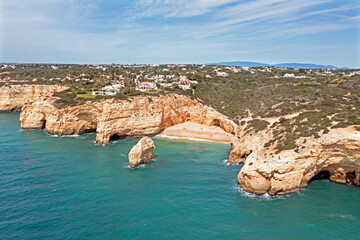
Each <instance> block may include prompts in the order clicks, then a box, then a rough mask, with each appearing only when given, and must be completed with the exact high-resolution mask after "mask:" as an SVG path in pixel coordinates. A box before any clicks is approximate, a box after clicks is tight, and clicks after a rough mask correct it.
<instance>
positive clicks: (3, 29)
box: [0, 0, 360, 68]
mask: <svg viewBox="0 0 360 240" xmlns="http://www.w3.org/2000/svg"><path fill="white" fill-rule="evenodd" d="M235 60H241V61H258V62H266V63H271V64H272V63H281V62H302V63H317V64H333V65H337V66H348V67H357V68H359V67H360V2H359V1H358V0H252V1H251V0H133V1H127V0H118V1H115V0H87V1H85V0H0V62H38V63H41V62H51V63H208V62H218V61H235Z"/></svg>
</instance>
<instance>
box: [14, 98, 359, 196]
mask: <svg viewBox="0 0 360 240" xmlns="http://www.w3.org/2000/svg"><path fill="white" fill-rule="evenodd" d="M297 115H299V113H297V114H292V115H289V116H287V118H293V117H295V116H297ZM267 120H268V121H269V124H268V126H266V127H265V128H263V126H262V124H259V125H256V124H255V125H254V129H253V130H251V128H250V129H249V128H248V127H247V124H244V125H242V124H240V126H238V125H236V124H235V123H234V122H233V121H231V120H230V119H228V118H227V117H226V116H224V115H222V114H220V113H219V112H217V111H216V110H214V109H212V108H210V107H207V106H204V105H202V104H200V103H199V102H197V101H194V100H191V99H189V98H187V97H184V96H179V95H175V94H174V95H166V96H159V97H146V96H138V97H134V98H131V99H129V100H115V99H109V100H104V101H99V102H90V101H89V102H86V103H85V104H83V105H79V106H74V107H67V108H63V109H58V108H56V107H54V106H53V105H52V104H51V102H49V101H37V102H34V103H33V104H31V105H26V106H25V107H23V109H22V113H21V115H20V123H21V127H22V128H23V129H42V128H45V131H46V132H48V133H51V134H57V135H71V134H82V133H85V132H92V131H96V142H97V143H98V144H107V143H109V142H110V140H111V139H114V138H125V137H143V136H152V135H156V134H159V133H161V132H162V131H163V130H164V129H166V128H168V127H170V126H173V125H177V124H180V123H184V122H193V123H198V124H202V125H206V126H218V127H220V128H222V129H223V130H224V131H226V132H228V133H231V134H233V135H234V137H233V138H232V145H231V152H230V154H229V159H228V161H227V162H228V163H229V164H233V163H243V164H244V166H243V167H242V169H241V170H240V172H239V175H238V183H239V186H241V187H242V188H244V189H245V190H246V191H248V192H252V193H256V194H264V193H268V194H270V195H276V194H287V193H292V192H295V191H298V190H299V189H300V188H302V187H305V186H307V184H309V182H311V180H312V179H313V178H314V177H315V178H316V177H317V176H318V175H319V174H322V175H325V176H326V175H328V177H329V179H330V180H331V181H334V182H339V183H352V184H355V185H360V184H359V183H360V132H359V131H357V130H356V129H355V128H353V127H348V128H346V129H331V130H330V131H329V132H328V133H326V134H320V136H319V137H317V138H315V137H306V138H305V137H300V138H298V139H296V146H297V147H296V148H293V149H290V150H289V149H282V150H281V151H279V152H278V151H277V150H276V148H275V144H274V142H272V140H273V139H275V137H274V136H273V134H274V129H271V127H270V126H272V125H273V124H272V123H274V122H275V121H279V119H276V120H274V119H267ZM259 123H263V122H259ZM255 128H257V130H255ZM258 128H260V130H259V129H258ZM277 130H279V129H277ZM275 140H276V139H275ZM276 141H280V140H279V139H277V140H276ZM276 141H275V142H276Z"/></svg>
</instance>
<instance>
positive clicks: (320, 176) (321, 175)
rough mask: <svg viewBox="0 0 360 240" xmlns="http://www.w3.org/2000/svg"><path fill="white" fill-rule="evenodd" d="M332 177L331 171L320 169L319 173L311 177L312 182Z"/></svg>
mask: <svg viewBox="0 0 360 240" xmlns="http://www.w3.org/2000/svg"><path fill="white" fill-rule="evenodd" d="M326 179H330V173H329V171H327V170H323V171H320V172H319V173H318V174H316V175H315V176H314V177H312V178H311V179H310V182H312V181H316V180H326Z"/></svg>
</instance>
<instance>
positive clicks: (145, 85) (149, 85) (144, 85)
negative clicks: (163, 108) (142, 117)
mask: <svg viewBox="0 0 360 240" xmlns="http://www.w3.org/2000/svg"><path fill="white" fill-rule="evenodd" d="M156 89H157V87H156V84H155V83H153V82H140V83H139V84H138V85H137V86H136V90H138V91H142V92H143V91H148V90H156Z"/></svg>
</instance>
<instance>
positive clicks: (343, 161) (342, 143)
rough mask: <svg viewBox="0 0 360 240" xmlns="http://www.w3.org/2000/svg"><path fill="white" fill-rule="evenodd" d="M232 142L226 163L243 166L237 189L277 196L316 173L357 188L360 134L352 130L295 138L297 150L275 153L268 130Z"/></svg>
mask: <svg viewBox="0 0 360 240" xmlns="http://www.w3.org/2000/svg"><path fill="white" fill-rule="evenodd" d="M244 128H245V127H242V126H240V127H239V131H238V136H237V137H235V138H234V139H233V141H232V150H231V152H230V155H229V159H228V163H230V164H232V163H244V166H243V167H242V169H241V170H240V172H239V174H238V183H239V186H240V187H242V188H243V189H244V190H246V191H248V192H251V193H255V194H264V193H268V194H270V195H277V194H279V195H281V194H287V193H292V192H296V191H298V190H299V189H300V188H303V187H306V186H307V185H308V184H309V183H310V182H311V180H312V179H313V178H314V177H316V176H317V175H318V174H325V175H328V177H329V179H330V180H331V181H334V182H338V183H352V184H354V185H358V186H360V132H359V131H356V130H355V128H353V127H348V128H342V129H341V128H338V129H331V130H330V131H329V133H327V134H323V135H321V136H320V137H319V138H314V137H307V138H299V139H297V142H296V143H297V146H298V148H295V149H289V150H283V151H281V152H277V151H276V149H275V147H274V145H270V146H269V147H264V145H265V143H267V142H269V141H270V140H272V139H273V138H274V136H273V135H272V131H271V129H270V127H268V128H266V129H264V130H262V131H257V132H256V131H252V132H251V131H250V132H249V131H248V132H245V131H244Z"/></svg>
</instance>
